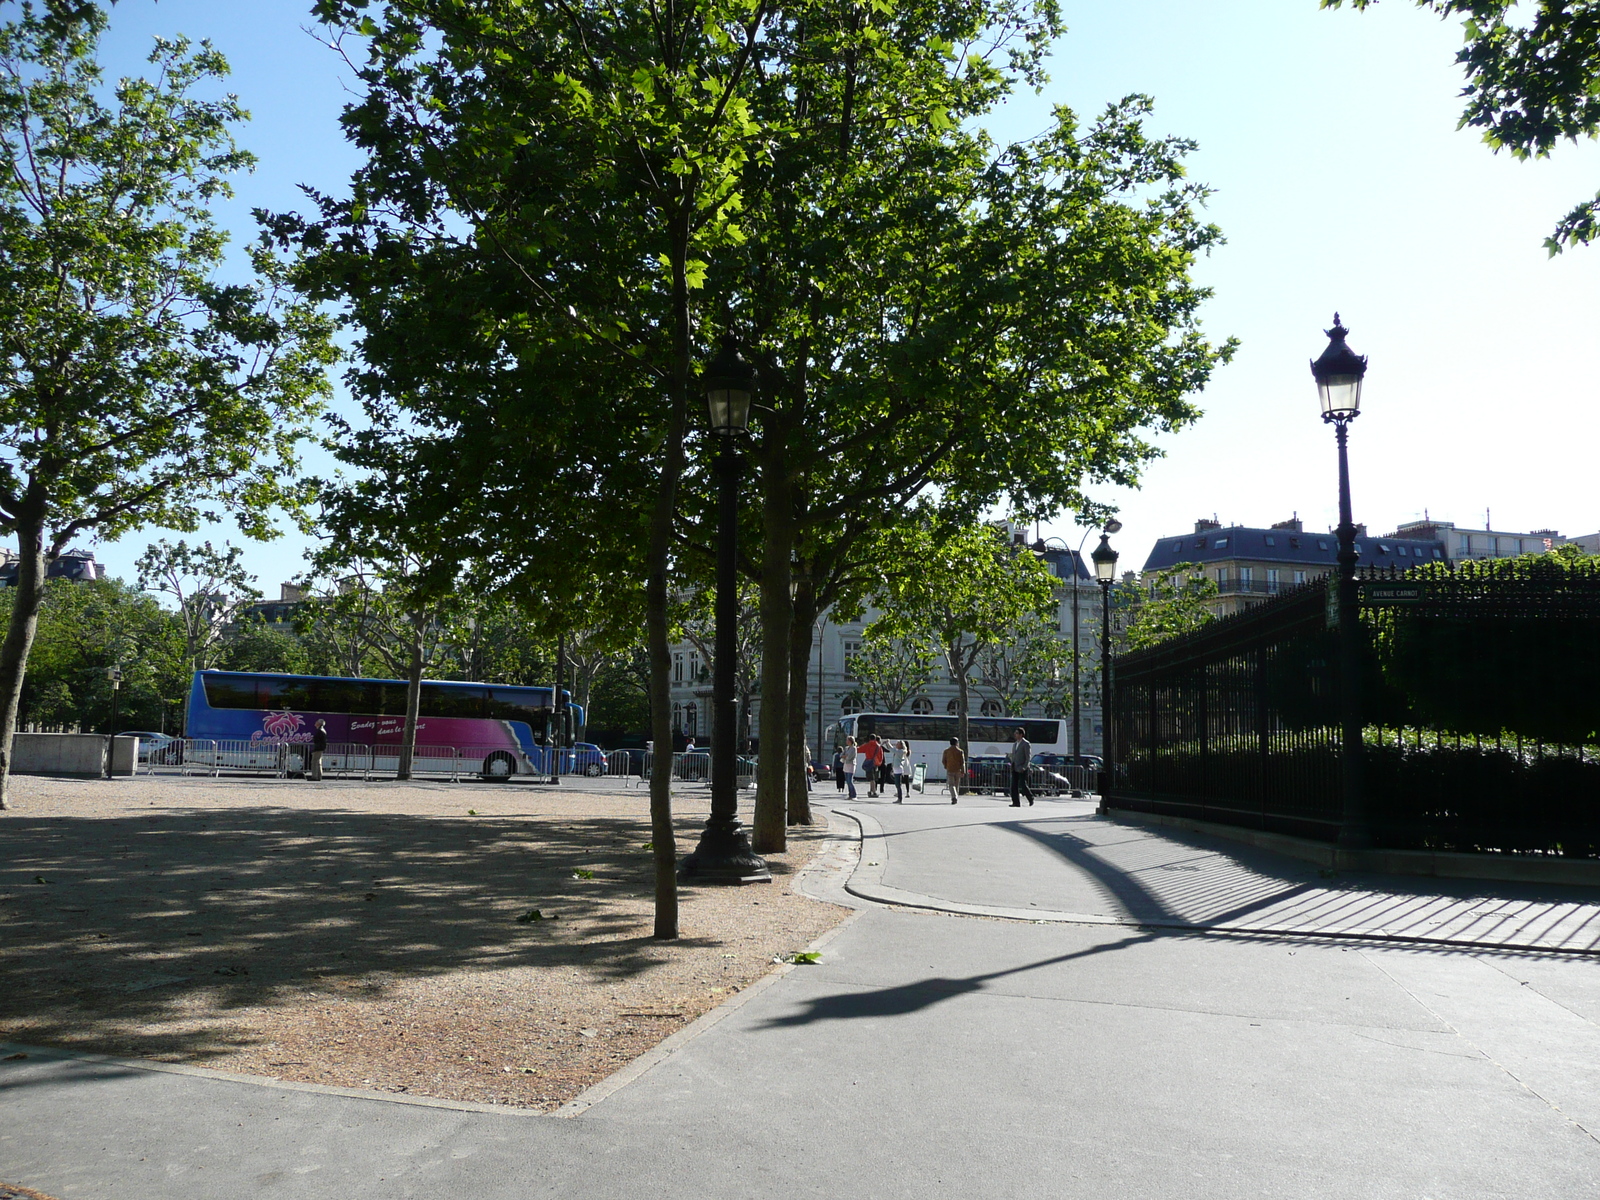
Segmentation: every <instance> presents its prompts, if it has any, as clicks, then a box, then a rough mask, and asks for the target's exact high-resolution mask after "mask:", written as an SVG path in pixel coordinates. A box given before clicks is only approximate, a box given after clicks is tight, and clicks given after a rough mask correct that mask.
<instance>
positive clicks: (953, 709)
mask: <svg viewBox="0 0 1600 1200" xmlns="http://www.w3.org/2000/svg"><path fill="white" fill-rule="evenodd" d="M944 710H945V712H947V713H949V714H950V715H951V716H952V717H953V716H955V715H956V714H957V713H959V712H960V711H961V701H959V700H952V701H950V703H949V704H946V705H945V706H944Z"/></svg>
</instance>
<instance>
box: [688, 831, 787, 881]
mask: <svg viewBox="0 0 1600 1200" xmlns="http://www.w3.org/2000/svg"><path fill="white" fill-rule="evenodd" d="M678 881H679V882H680V883H771V882H772V872H771V871H770V870H768V869H767V861H766V859H764V858H762V857H761V856H760V855H759V854H757V853H756V852H755V851H754V850H752V849H751V848H750V838H749V836H748V835H746V833H745V831H744V830H743V829H741V828H740V827H739V823H738V821H732V822H728V823H727V824H724V823H723V822H720V821H718V820H717V818H715V817H713V818H712V819H711V820H710V821H708V822H706V828H705V832H704V833H702V834H701V835H700V844H699V845H698V846H696V847H695V848H694V853H692V854H690V855H689V856H688V857H687V858H685V859H684V860H683V861H682V862H681V863H679V864H678Z"/></svg>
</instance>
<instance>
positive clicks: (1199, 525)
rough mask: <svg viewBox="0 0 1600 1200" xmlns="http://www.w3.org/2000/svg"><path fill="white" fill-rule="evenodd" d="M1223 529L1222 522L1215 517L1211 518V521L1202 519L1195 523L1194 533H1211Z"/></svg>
mask: <svg viewBox="0 0 1600 1200" xmlns="http://www.w3.org/2000/svg"><path fill="white" fill-rule="evenodd" d="M1221 528H1222V522H1221V521H1219V520H1217V519H1216V518H1215V517H1211V518H1209V519H1207V518H1206V517H1201V518H1200V519H1199V520H1198V521H1196V522H1195V523H1194V531H1195V532H1196V533H1210V532H1211V531H1212V530H1213V529H1221Z"/></svg>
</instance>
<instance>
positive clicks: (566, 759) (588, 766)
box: [561, 742, 606, 778]
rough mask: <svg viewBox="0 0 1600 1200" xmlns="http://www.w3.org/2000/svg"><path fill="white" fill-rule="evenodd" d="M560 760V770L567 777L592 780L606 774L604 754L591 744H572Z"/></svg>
mask: <svg viewBox="0 0 1600 1200" xmlns="http://www.w3.org/2000/svg"><path fill="white" fill-rule="evenodd" d="M561 758H562V768H563V770H565V772H566V773H567V774H568V775H588V776H590V777H591V778H594V777H596V776H600V775H604V774H605V773H606V752H605V751H604V750H602V749H600V747H599V746H596V745H595V744H594V743H593V742H574V743H573V744H572V748H571V749H570V750H568V751H567V752H566V753H565V754H563V755H562V756H561Z"/></svg>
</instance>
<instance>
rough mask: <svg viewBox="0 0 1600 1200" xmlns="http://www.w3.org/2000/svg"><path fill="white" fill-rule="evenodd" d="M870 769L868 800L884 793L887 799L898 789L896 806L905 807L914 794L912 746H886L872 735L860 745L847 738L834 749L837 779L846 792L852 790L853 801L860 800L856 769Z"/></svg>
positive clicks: (834, 773) (853, 739)
mask: <svg viewBox="0 0 1600 1200" xmlns="http://www.w3.org/2000/svg"><path fill="white" fill-rule="evenodd" d="M858 762H859V763H862V764H865V766H866V769H867V796H868V798H869V799H870V798H874V797H876V796H877V795H878V794H879V793H880V792H881V793H882V794H883V795H885V796H887V795H888V794H889V787H890V785H891V784H892V785H893V786H894V802H895V803H896V804H900V803H903V802H904V800H905V796H906V793H907V792H909V791H910V790H911V745H910V743H909V742H904V741H899V742H886V741H884V740H882V739H881V738H879V737H878V735H877V734H875V733H869V734H867V736H866V737H865V738H863V739H862V741H861V744H860V745H859V746H858V745H856V739H855V738H853V737H847V738H845V739H844V745H842V746H835V747H834V748H833V779H834V783H835V784H837V785H838V788H839V790H840V791H841V792H842V791H844V790H845V789H846V788H847V787H848V788H849V789H850V799H852V800H854V799H855V798H856V766H857V764H858Z"/></svg>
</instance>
